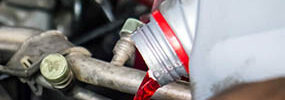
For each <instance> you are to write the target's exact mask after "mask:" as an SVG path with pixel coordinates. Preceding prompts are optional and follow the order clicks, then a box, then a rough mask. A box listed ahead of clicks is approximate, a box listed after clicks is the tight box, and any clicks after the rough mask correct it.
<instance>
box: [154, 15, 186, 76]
mask: <svg viewBox="0 0 285 100" xmlns="http://www.w3.org/2000/svg"><path fill="white" fill-rule="evenodd" d="M152 16H153V18H154V19H155V20H156V22H157V23H158V25H159V27H160V28H161V30H162V31H163V33H164V35H165V37H166V39H167V41H168V42H169V43H170V45H171V46H172V48H173V49H174V51H175V53H176V54H177V56H178V58H179V60H180V61H181V62H182V64H183V66H184V68H185V70H186V72H187V73H189V68H188V65H189V57H188V55H187V53H186V52H185V50H184V48H183V46H182V44H181V42H180V41H179V39H178V38H177V36H176V34H175V33H174V31H173V30H172V29H171V27H170V26H169V25H168V23H167V21H166V20H165V19H164V17H163V16H162V14H161V13H160V11H159V10H155V11H153V12H152Z"/></svg>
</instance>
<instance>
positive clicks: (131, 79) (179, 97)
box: [66, 54, 191, 100]
mask: <svg viewBox="0 0 285 100" xmlns="http://www.w3.org/2000/svg"><path fill="white" fill-rule="evenodd" d="M66 58H67V60H68V62H69V63H70V65H71V66H70V67H71V69H72V70H73V72H74V74H75V77H76V78H77V79H78V80H80V81H83V82H86V83H89V84H92V85H97V86H103V87H107V88H111V89H115V90H118V91H121V92H124V93H130V94H135V93H136V92H137V89H138V88H139V85H140V83H141V81H142V80H143V77H144V75H145V72H143V71H139V70H136V69H131V68H127V67H116V66H115V65H112V64H110V63H107V62H103V61H100V60H97V59H93V58H90V57H87V56H84V55H80V54H74V55H68V56H67V57H66ZM153 99H159V100H191V93H190V86H189V85H188V83H185V82H176V83H171V84H168V85H166V86H164V87H162V88H160V89H158V91H157V92H156V93H155V95H154V96H153Z"/></svg>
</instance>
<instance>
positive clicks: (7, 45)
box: [0, 26, 41, 63]
mask: <svg viewBox="0 0 285 100" xmlns="http://www.w3.org/2000/svg"><path fill="white" fill-rule="evenodd" d="M39 33H41V31H39V30H34V29H28V28H15V27H4V26H1V27H0V63H5V62H7V61H8V60H9V59H10V58H11V57H12V55H13V54H14V53H15V52H16V51H17V49H18V48H19V47H20V46H21V44H22V43H23V42H24V41H25V40H26V39H28V38H29V37H31V36H33V35H36V34H39Z"/></svg>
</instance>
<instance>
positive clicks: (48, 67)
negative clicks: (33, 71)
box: [40, 53, 73, 89]
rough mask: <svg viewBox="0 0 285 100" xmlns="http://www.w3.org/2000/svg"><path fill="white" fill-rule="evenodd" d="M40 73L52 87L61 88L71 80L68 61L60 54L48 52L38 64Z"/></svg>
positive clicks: (71, 75)
mask: <svg viewBox="0 0 285 100" xmlns="http://www.w3.org/2000/svg"><path fill="white" fill-rule="evenodd" d="M40 71H41V74H42V75H43V76H44V78H45V79H46V80H48V82H50V83H51V85H52V86H53V87H54V88H57V89H63V88H65V87H67V86H68V85H69V84H70V83H71V81H72V80H73V74H72V72H71V71H70V68H68V63H67V61H66V59H65V58H64V56H62V55H61V54H58V53H55V54H49V55H48V56H46V57H45V58H44V59H43V60H42V62H41V65H40Z"/></svg>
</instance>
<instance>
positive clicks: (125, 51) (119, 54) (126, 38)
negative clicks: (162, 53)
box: [111, 18, 143, 66]
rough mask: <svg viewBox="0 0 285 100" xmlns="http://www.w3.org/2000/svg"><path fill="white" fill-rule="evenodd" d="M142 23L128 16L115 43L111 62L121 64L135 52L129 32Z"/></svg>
mask: <svg viewBox="0 0 285 100" xmlns="http://www.w3.org/2000/svg"><path fill="white" fill-rule="evenodd" d="M142 25H143V23H142V22H140V21H139V20H136V19H133V18H129V19H127V21H126V22H125V24H124V26H123V28H122V30H121V31H120V33H119V34H120V36H121V38H120V40H119V41H118V42H117V43H116V45H115V47H114V49H113V53H114V56H113V58H112V61H111V63H112V64H114V65H117V66H122V65H124V63H125V62H126V61H127V60H128V59H129V58H131V57H132V56H133V55H134V53H135V47H134V43H133V41H132V40H131V34H132V33H133V32H134V31H135V30H136V29H137V28H139V27H141V26H142Z"/></svg>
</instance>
